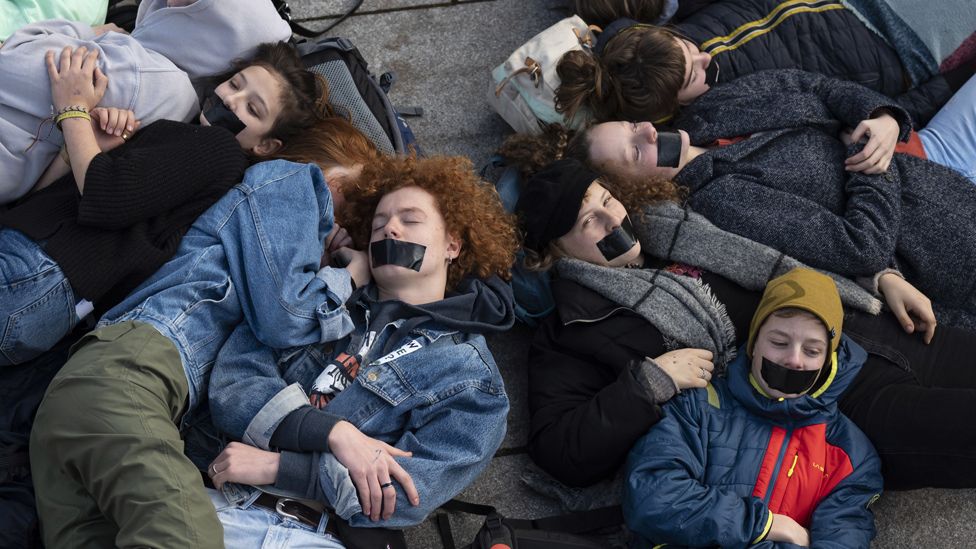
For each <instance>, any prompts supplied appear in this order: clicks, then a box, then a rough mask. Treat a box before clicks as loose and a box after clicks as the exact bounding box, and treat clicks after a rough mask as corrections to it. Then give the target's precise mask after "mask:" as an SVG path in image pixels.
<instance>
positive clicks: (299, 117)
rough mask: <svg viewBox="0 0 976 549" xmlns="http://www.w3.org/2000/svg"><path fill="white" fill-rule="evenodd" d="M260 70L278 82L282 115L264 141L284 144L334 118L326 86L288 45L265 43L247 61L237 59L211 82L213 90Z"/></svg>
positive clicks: (283, 43) (280, 114)
mask: <svg viewBox="0 0 976 549" xmlns="http://www.w3.org/2000/svg"><path fill="white" fill-rule="evenodd" d="M253 66H260V67H264V68H265V69H267V70H268V71H269V72H271V74H273V75H276V76H277V77H278V78H280V79H281V83H282V84H283V86H281V113H279V114H278V118H277V119H275V121H274V124H272V125H271V129H270V130H268V133H267V135H265V136H264V137H268V138H272V139H278V140H280V141H281V142H282V143H283V144H287V143H288V142H289V141H290V140H291V139H292V138H294V137H295V136H297V135H300V134H301V133H302V132H304V131H306V130H308V129H309V128H311V127H312V126H313V125H315V123H316V122H318V121H320V120H322V119H323V118H326V117H329V116H334V115H335V112H334V111H333V110H332V106H331V105H329V102H328V99H329V85H328V83H327V82H326V81H325V79H324V78H322V77H321V76H319V75H317V74H315V73H313V72H310V71H309V70H307V69H306V68H305V65H304V64H303V63H302V59H301V57H299V55H298V51H297V50H296V49H295V48H294V47H293V46H291V45H289V44H288V43H287V42H266V43H264V44H260V45H259V46H258V47H257V50H256V51H255V53H254V55H253V56H252V57H251V58H250V59H237V60H235V61H234V62H233V63H232V65H231V69H230V70H228V71H227V72H225V73H223V74H221V75H218V76H215V77H214V78H213V79H212V83H213V85H214V86H216V85H219V84H220V83H222V82H225V81H227V80H230V79H231V78H232V77H233V76H234V75H235V74H236V73H238V72H240V71H242V70H244V69H246V68H247V67H253Z"/></svg>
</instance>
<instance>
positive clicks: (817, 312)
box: [746, 267, 844, 356]
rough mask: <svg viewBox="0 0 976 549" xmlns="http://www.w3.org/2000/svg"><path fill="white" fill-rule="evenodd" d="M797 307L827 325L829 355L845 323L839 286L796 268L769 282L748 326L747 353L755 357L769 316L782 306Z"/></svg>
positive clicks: (813, 272)
mask: <svg viewBox="0 0 976 549" xmlns="http://www.w3.org/2000/svg"><path fill="white" fill-rule="evenodd" d="M786 308H795V309H802V310H804V311H808V312H810V313H812V314H813V315H814V316H816V317H817V318H819V319H820V321H821V322H823V324H824V326H826V327H827V336H828V337H829V338H830V354H833V353H834V351H836V350H837V346H838V345H839V344H840V333H841V329H842V328H843V325H844V308H843V306H842V305H841V303H840V294H838V293H837V285H836V284H834V281H833V279H832V278H830V277H829V276H827V275H825V274H822V273H818V272H817V271H813V270H810V269H804V268H801V267H797V268H795V269H793V270H792V271H790V272H788V273H786V274H784V275H781V276H778V277H776V278H774V279H772V280H770V281H769V283H768V284H766V291H764V292H763V296H762V301H760V302H759V307H758V308H757V309H756V314H755V316H753V317H752V324H750V325H749V343H748V344H747V345H746V353H747V354H748V355H749V356H752V348H753V346H754V345H755V343H756V335H758V334H759V328H760V327H761V326H762V325H763V322H765V321H766V318H767V317H768V316H769V315H770V314H772V313H773V312H774V311H778V310H779V309H786Z"/></svg>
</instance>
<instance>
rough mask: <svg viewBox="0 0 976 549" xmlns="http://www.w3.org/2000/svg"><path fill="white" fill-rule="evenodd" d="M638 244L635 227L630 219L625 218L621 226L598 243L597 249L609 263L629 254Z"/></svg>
mask: <svg viewBox="0 0 976 549" xmlns="http://www.w3.org/2000/svg"><path fill="white" fill-rule="evenodd" d="M636 244H637V238H636V237H635V236H634V226H633V225H631V223H630V217H624V219H623V221H621V222H620V226H619V227H617V228H615V229H614V230H613V231H612V232H611V233H610V234H608V235H607V236H605V237H603V238H602V239H601V240H600V241H599V242H597V243H596V247H597V248H599V250H600V253H601V254H603V257H604V258H606V260H607V261H613V260H614V259H617V258H618V257H620V256H622V255H624V254H625V253H627V252H629V251H630V249H631V248H633V247H634V245H636Z"/></svg>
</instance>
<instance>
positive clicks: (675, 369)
mask: <svg viewBox="0 0 976 549" xmlns="http://www.w3.org/2000/svg"><path fill="white" fill-rule="evenodd" d="M654 362H655V363H656V364H657V365H658V366H659V367H660V368H661V369H662V370H664V373H666V374H668V375H669V376H671V379H672V380H673V381H674V384H675V385H677V386H678V389H693V388H696V387H698V388H700V387H704V386H706V385H708V381H709V380H710V379H712V371H713V370H714V369H715V365H714V364H712V352H711V351H707V350H705V349H691V348H687V349H676V350H674V351H669V352H667V353H664V354H663V355H661V356H659V357H657V358H655V359H654Z"/></svg>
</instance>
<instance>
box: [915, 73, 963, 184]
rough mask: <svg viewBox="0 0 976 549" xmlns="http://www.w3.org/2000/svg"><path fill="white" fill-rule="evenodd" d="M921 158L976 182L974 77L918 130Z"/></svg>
mask: <svg viewBox="0 0 976 549" xmlns="http://www.w3.org/2000/svg"><path fill="white" fill-rule="evenodd" d="M918 136H919V137H920V138H921V139H922V146H923V147H925V156H927V157H928V159H929V160H931V161H932V162H936V163H938V164H942V165H943V166H948V167H950V168H952V169H954V170H956V171H957V172H959V173H961V174H963V175H964V176H966V177H967V178H969V180H970V181H972V182H974V183H976V76H973V77H971V78H970V79H969V81H968V82H966V83H965V84H964V85H963V87H961V88H959V91H957V92H956V93H955V94H954V95H953V96H952V98H951V99H949V102H948V103H946V104H945V105H944V106H943V107H942V108H941V109H939V112H938V113H936V115H935V116H934V117H933V118H932V120H931V121H930V122H929V123H928V125H927V126H925V127H924V128H922V129H921V130H919V132H918Z"/></svg>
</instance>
